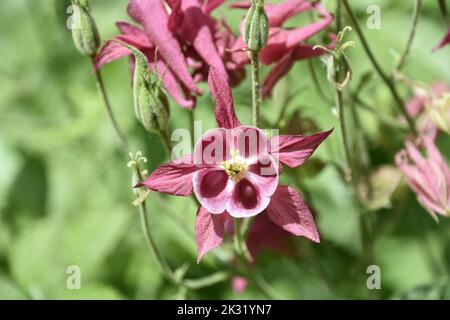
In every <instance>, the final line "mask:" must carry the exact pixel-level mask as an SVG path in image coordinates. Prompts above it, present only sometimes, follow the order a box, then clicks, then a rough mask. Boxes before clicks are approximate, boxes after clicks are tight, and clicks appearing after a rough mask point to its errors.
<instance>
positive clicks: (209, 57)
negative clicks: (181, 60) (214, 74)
mask: <svg viewBox="0 0 450 320" xmlns="http://www.w3.org/2000/svg"><path fill="white" fill-rule="evenodd" d="M181 9H182V10H183V12H184V19H183V23H182V25H183V27H182V33H183V36H184V37H186V39H187V40H188V41H189V42H190V43H192V46H193V47H194V48H195V50H196V51H197V53H198V54H199V55H200V57H202V59H203V60H204V61H205V62H206V63H207V64H208V65H210V66H211V67H213V68H215V69H216V70H217V71H218V72H220V73H221V74H222V75H223V76H224V77H225V78H228V75H227V72H226V70H225V66H224V65H223V62H222V59H221V58H220V56H219V54H218V53H217V50H216V46H215V44H214V39H213V35H212V33H211V29H210V27H209V18H208V17H207V16H206V15H205V13H204V12H203V11H202V8H201V6H200V2H199V1H198V0H183V1H181Z"/></svg>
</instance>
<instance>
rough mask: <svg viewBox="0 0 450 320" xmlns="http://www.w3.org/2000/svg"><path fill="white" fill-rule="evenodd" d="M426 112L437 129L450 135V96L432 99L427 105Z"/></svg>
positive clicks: (446, 94) (447, 94) (444, 95)
mask: <svg viewBox="0 0 450 320" xmlns="http://www.w3.org/2000/svg"><path fill="white" fill-rule="evenodd" d="M426 110H427V112H428V114H429V115H430V118H431V120H432V121H433V123H434V124H435V125H436V127H438V128H439V129H440V130H442V131H444V132H446V133H447V134H450V94H449V93H444V94H443V95H442V96H440V97H438V98H434V99H432V100H431V101H430V102H428V103H427V104H426Z"/></svg>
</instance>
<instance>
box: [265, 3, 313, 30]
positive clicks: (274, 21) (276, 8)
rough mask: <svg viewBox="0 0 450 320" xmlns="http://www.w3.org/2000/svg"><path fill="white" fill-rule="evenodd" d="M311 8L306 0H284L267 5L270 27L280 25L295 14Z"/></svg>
mask: <svg viewBox="0 0 450 320" xmlns="http://www.w3.org/2000/svg"><path fill="white" fill-rule="evenodd" d="M312 8H313V5H312V4H311V2H309V1H306V0H286V1H283V2H281V3H278V4H273V5H267V6H266V13H267V16H268V18H269V22H270V26H271V27H280V26H281V25H282V24H283V23H284V22H285V21H286V20H288V19H289V18H290V17H293V16H295V15H296V14H298V13H300V12H303V11H306V10H310V9H312Z"/></svg>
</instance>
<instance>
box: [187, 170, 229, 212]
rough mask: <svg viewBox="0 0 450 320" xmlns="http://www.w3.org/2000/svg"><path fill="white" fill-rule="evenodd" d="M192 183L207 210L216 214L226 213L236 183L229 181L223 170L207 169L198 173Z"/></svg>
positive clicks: (199, 199)
mask: <svg viewBox="0 0 450 320" xmlns="http://www.w3.org/2000/svg"><path fill="white" fill-rule="evenodd" d="M192 181H193V186H194V192H195V195H196V197H197V199H198V201H199V202H200V204H201V205H202V206H203V207H205V209H207V210H208V211H209V212H211V213H214V214H220V213H223V212H224V211H225V206H226V203H227V202H228V199H229V198H230V196H231V192H232V189H233V185H234V183H233V181H232V180H230V179H228V175H227V174H226V172H225V170H223V168H207V169H203V170H201V171H198V172H196V173H195V174H194V176H193V179H192Z"/></svg>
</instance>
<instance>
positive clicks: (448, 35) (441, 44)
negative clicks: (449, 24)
mask: <svg viewBox="0 0 450 320" xmlns="http://www.w3.org/2000/svg"><path fill="white" fill-rule="evenodd" d="M448 44H450V28H449V29H448V31H447V33H446V34H445V36H444V38H442V40H441V42H439V44H438V45H437V46H436V47H434V48H433V51H436V50H439V49H442V48H443V47H444V46H446V45H448Z"/></svg>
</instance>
